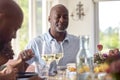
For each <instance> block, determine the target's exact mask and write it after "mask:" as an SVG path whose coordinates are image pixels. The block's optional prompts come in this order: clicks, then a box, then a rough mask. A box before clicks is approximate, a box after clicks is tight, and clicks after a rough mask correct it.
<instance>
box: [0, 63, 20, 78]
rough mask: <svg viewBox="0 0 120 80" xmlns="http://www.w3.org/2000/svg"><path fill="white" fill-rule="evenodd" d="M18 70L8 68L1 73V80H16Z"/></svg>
mask: <svg viewBox="0 0 120 80" xmlns="http://www.w3.org/2000/svg"><path fill="white" fill-rule="evenodd" d="M17 72H18V70H17V69H16V68H12V66H10V65H9V66H7V67H6V68H4V69H3V70H2V71H0V80H8V79H9V80H16V76H17V74H16V73H17Z"/></svg>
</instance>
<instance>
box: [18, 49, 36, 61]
mask: <svg viewBox="0 0 120 80" xmlns="http://www.w3.org/2000/svg"><path fill="white" fill-rule="evenodd" d="M33 56H34V54H33V52H32V50H31V49H28V50H23V51H21V52H20V54H19V56H18V59H21V60H22V61H27V60H30V59H31V58H32V57H33Z"/></svg>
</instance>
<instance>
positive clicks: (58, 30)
mask: <svg viewBox="0 0 120 80" xmlns="http://www.w3.org/2000/svg"><path fill="white" fill-rule="evenodd" d="M56 30H57V32H66V29H64V30H60V29H59V28H58V27H56Z"/></svg>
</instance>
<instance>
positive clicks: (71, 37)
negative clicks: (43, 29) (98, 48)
mask: <svg viewBox="0 0 120 80" xmlns="http://www.w3.org/2000/svg"><path fill="white" fill-rule="evenodd" d="M68 38H70V39H79V37H78V36H76V35H74V34H68Z"/></svg>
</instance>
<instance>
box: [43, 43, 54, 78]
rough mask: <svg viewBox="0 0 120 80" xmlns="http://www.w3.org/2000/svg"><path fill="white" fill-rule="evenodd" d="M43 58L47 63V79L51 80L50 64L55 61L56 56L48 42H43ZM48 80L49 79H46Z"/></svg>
mask: <svg viewBox="0 0 120 80" xmlns="http://www.w3.org/2000/svg"><path fill="white" fill-rule="evenodd" d="M41 58H42V59H43V60H44V61H45V62H46V66H45V68H47V70H46V71H47V74H46V76H47V78H49V77H48V76H49V68H50V63H51V62H52V61H53V60H55V54H53V52H51V50H50V48H49V45H48V44H47V42H45V41H43V45H42V54H41ZM46 80H48V79H46Z"/></svg>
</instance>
